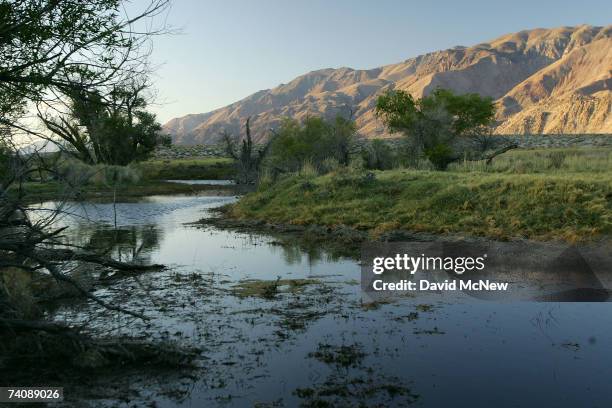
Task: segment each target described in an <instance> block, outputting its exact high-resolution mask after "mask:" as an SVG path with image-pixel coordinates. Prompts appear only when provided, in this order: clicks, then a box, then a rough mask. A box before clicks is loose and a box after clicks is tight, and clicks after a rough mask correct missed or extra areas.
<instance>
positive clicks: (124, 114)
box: [39, 84, 168, 165]
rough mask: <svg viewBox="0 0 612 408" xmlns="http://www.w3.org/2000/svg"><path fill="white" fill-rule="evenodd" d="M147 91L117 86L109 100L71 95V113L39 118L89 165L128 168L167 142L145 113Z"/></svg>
mask: <svg viewBox="0 0 612 408" xmlns="http://www.w3.org/2000/svg"><path fill="white" fill-rule="evenodd" d="M145 89H146V85H145V84H141V85H130V86H124V87H116V88H115V89H113V90H112V91H111V92H110V93H109V95H108V96H106V97H103V96H102V95H100V94H99V93H97V92H86V93H85V92H79V91H77V92H72V93H71V94H70V103H69V110H68V113H66V114H64V115H55V116H53V117H47V116H46V115H45V114H43V113H42V112H39V118H40V119H41V120H42V121H43V123H44V124H45V125H46V126H47V128H48V129H49V130H50V131H51V132H52V133H53V134H54V135H55V137H56V138H58V139H59V140H61V141H62V142H63V143H62V146H63V147H65V149H64V150H65V151H66V152H68V153H70V154H72V155H73V156H75V157H76V158H78V159H80V160H82V161H84V162H86V163H90V164H94V163H105V164H114V165H126V164H129V163H130V162H132V161H134V160H141V159H144V158H146V157H147V156H148V155H149V154H150V153H151V152H152V151H153V150H154V149H155V147H156V146H157V145H158V144H162V143H166V144H167V143H168V141H167V140H166V139H164V138H163V136H162V135H161V133H160V132H161V125H160V124H159V123H158V122H157V120H156V119H155V115H153V114H152V113H150V112H147V111H146V110H145V108H146V106H147V103H146V99H145V98H144V97H143V96H142V92H143V91H144V90H145ZM51 140H52V141H55V140H56V139H51Z"/></svg>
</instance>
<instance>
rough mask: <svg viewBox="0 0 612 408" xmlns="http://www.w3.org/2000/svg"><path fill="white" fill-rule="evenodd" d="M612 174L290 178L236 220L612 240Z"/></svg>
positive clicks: (252, 198) (405, 173)
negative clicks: (306, 181) (606, 236)
mask: <svg viewBox="0 0 612 408" xmlns="http://www.w3.org/2000/svg"><path fill="white" fill-rule="evenodd" d="M611 180H612V179H611V178H610V177H609V174H601V173H575V174H552V173H548V174H546V173H544V174H526V175H516V174H499V173H498V174H495V173H455V172H432V171H410V170H388V171H383V172H375V173H374V177H368V176H367V173H363V174H359V173H353V174H348V173H347V174H341V175H335V174H334V173H332V174H330V175H325V176H320V177H317V178H314V179H310V180H309V188H308V189H304V188H303V184H304V180H303V178H302V177H300V176H299V175H296V176H293V177H288V178H284V179H282V180H281V181H279V182H278V183H276V184H275V185H273V186H271V187H270V188H268V189H265V190H260V191H257V192H255V193H251V194H249V195H247V196H245V197H244V198H243V199H241V200H240V201H239V202H238V203H237V204H234V205H233V206H232V207H231V208H230V210H229V215H230V216H232V217H235V218H244V219H249V220H265V221H266V222H270V223H286V224H297V225H309V224H317V225H325V226H335V225H346V226H350V227H354V228H357V229H360V230H368V231H370V233H371V234H372V235H373V236H375V235H376V234H380V233H384V232H386V231H390V230H395V229H404V230H407V231H413V232H428V233H435V234H444V233H459V234H468V235H472V236H486V237H489V238H494V239H509V238H529V239H537V240H550V239H561V240H566V241H577V240H588V239H591V238H593V237H597V236H600V235H601V234H610V233H612V202H611V201H610V200H609V199H607V198H606V197H609V196H610V194H612V182H611Z"/></svg>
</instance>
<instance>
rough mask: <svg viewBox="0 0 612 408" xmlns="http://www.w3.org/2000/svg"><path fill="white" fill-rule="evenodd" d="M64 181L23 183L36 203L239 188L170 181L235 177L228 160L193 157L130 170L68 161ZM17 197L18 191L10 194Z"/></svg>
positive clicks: (146, 163)
mask: <svg viewBox="0 0 612 408" xmlns="http://www.w3.org/2000/svg"><path fill="white" fill-rule="evenodd" d="M64 166H65V168H64V169H62V175H63V177H64V178H63V179H60V180H58V179H53V178H50V177H46V176H45V175H44V174H43V175H42V176H40V177H39V179H38V180H30V181H26V182H24V183H22V185H21V189H22V193H23V194H24V196H25V197H28V198H29V199H34V200H54V199H65V198H70V199H75V200H79V199H110V200H112V199H130V198H138V197H144V196H148V195H167V194H195V193H198V192H201V191H211V190H214V191H218V192H219V193H229V192H231V191H233V190H235V186H231V185H230V186H225V185H206V184H183V183H175V182H171V181H169V180H226V179H231V178H232V177H233V175H234V173H235V170H234V167H233V164H232V162H231V160H230V159H228V158H225V157H190V158H184V159H172V160H169V159H159V158H154V159H151V160H147V161H142V162H138V163H134V164H131V165H130V166H127V167H115V166H88V165H84V164H82V163H78V162H74V161H72V162H71V161H67V162H66V164H64ZM9 193H10V194H17V189H13V190H12V191H11V190H9Z"/></svg>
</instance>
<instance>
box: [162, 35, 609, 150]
mask: <svg viewBox="0 0 612 408" xmlns="http://www.w3.org/2000/svg"><path fill="white" fill-rule="evenodd" d="M611 86H612V25H610V26H606V27H594V26H589V25H581V26H577V27H558V28H553V29H543V28H537V29H533V30H524V31H520V32H517V33H510V34H506V35H503V36H501V37H498V38H496V39H494V40H492V41H489V42H484V43H480V44H477V45H474V46H472V47H463V46H457V47H453V48H449V49H447V50H441V51H433V52H430V53H427V54H422V55H419V56H416V57H413V58H409V59H406V60H404V61H402V62H399V63H396V64H389V65H384V66H381V67H376V68H372V69H365V70H359V69H352V68H349V67H341V68H323V69H319V70H314V71H311V72H308V73H306V74H304V75H300V76H298V77H296V78H295V79H293V80H292V81H289V82H288V83H286V84H280V85H279V86H277V87H275V88H271V89H266V90H261V91H258V92H255V93H254V94H252V95H249V96H247V97H246V98H244V99H241V100H239V101H237V102H234V103H232V104H230V105H227V106H225V107H222V108H219V109H216V110H213V111H211V112H207V113H200V114H190V115H186V116H183V117H180V118H174V119H172V120H170V121H168V122H167V123H166V124H165V125H164V129H165V131H166V132H168V133H169V134H171V135H172V136H173V139H174V141H175V143H177V144H184V145H190V144H200V143H204V144H206V143H215V142H218V141H219V140H220V136H219V135H220V133H221V132H222V131H227V132H230V133H232V134H242V127H243V126H244V122H245V121H246V119H247V118H248V117H251V128H252V132H253V135H254V137H255V140H257V141H260V140H262V139H264V138H265V137H267V135H268V134H269V129H270V128H274V127H276V126H278V125H279V123H280V121H281V119H282V118H283V117H293V118H296V119H298V120H300V119H303V118H305V117H306V116H308V115H321V116H325V117H331V116H334V115H336V114H343V115H349V114H352V115H353V117H354V119H355V122H356V124H357V128H358V132H359V134H361V135H362V136H364V137H369V138H372V137H385V136H388V134H387V133H386V132H385V129H384V127H383V126H382V123H380V121H378V120H377V119H376V118H375V115H374V106H375V103H376V97H377V96H378V95H379V94H380V93H381V92H384V91H385V90H388V89H402V90H406V91H408V92H410V93H411V94H413V96H415V97H420V96H422V95H424V94H428V93H429V92H431V91H432V90H433V89H435V88H436V87H443V88H449V89H452V90H454V91H455V92H458V93H467V92H476V93H480V94H482V95H486V96H490V97H492V98H493V99H495V100H496V102H497V103H498V113H497V117H496V128H495V132H496V133H498V134H504V133H512V134H522V133H612V115H611V114H610V108H611V106H612V97H611V92H610V89H611Z"/></svg>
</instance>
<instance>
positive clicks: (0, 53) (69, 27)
mask: <svg viewBox="0 0 612 408" xmlns="http://www.w3.org/2000/svg"><path fill="white" fill-rule="evenodd" d="M167 6H168V0H150V1H149V2H148V3H146V4H144V9H143V11H142V12H140V13H138V14H136V15H135V16H133V17H129V16H126V13H125V7H124V2H123V1H120V0H10V1H7V0H0V138H1V139H0V145H1V146H2V149H3V151H2V152H1V153H0V169H1V170H0V172H1V174H0V176H1V180H0V181H1V184H0V278H5V277H9V278H10V276H13V275H14V271H15V270H17V271H18V272H19V273H25V274H30V275H32V276H36V277H38V278H52V279H54V280H55V281H57V282H63V283H66V284H68V285H71V286H73V287H74V288H75V289H76V290H77V291H78V292H79V293H80V294H82V295H83V296H85V297H88V298H89V299H91V300H93V301H95V302H98V303H100V304H102V305H103V306H104V307H106V308H108V309H110V310H117V311H121V312H123V313H126V314H129V315H132V316H135V317H139V318H144V316H143V315H141V314H140V313H136V312H133V311H130V310H126V309H124V308H123V307H121V306H119V305H110V304H107V303H106V302H104V301H103V300H101V299H99V298H97V297H96V296H94V295H93V294H91V293H90V292H89V291H87V290H86V289H85V288H83V287H81V286H80V285H79V283H78V282H77V281H75V279H73V278H72V276H71V272H70V271H71V270H72V269H73V268H72V267H70V265H72V266H74V265H79V264H82V263H94V264H98V265H102V266H104V267H108V268H111V269H114V270H123V271H137V270H143V269H147V267H146V266H140V265H134V264H129V263H123V262H119V261H116V260H114V259H112V258H109V257H107V256H104V255H103V254H97V253H95V252H93V251H89V250H86V249H83V248H80V247H77V246H70V245H65V244H66V242H63V241H62V237H61V233H62V231H63V228H54V227H53V220H54V219H55V217H57V215H58V212H57V211H53V212H50V213H49V214H48V215H47V216H43V217H40V216H38V217H32V216H31V213H32V208H31V207H30V206H29V205H28V204H27V200H26V197H25V193H24V190H23V189H22V188H21V185H22V182H23V181H24V180H25V179H26V178H27V176H28V174H30V173H32V172H35V171H38V170H39V169H40V168H45V170H48V171H53V168H47V167H46V166H47V164H48V161H47V159H46V158H45V157H43V156H42V155H38V154H37V152H35V151H34V152H30V153H29V154H21V152H20V150H19V149H18V148H17V147H16V146H17V144H18V141H19V139H18V138H19V137H21V136H23V135H34V136H39V135H40V133H39V132H38V131H37V130H36V128H35V127H33V125H32V123H31V121H27V120H24V119H27V118H25V116H26V115H27V113H28V109H29V108H30V107H32V106H38V107H39V108H41V109H45V108H46V109H48V110H54V109H57V108H58V106H62V105H64V104H65V102H66V101H67V100H70V101H72V102H71V103H73V102H74V101H75V100H80V101H81V102H82V101H84V100H86V101H88V102H92V101H93V102H94V103H93V104H92V105H89V108H91V107H92V106H93V108H94V109H93V111H92V110H90V109H89V108H88V110H86V111H88V112H89V114H92V112H93V114H92V118H94V122H97V121H99V118H100V117H102V118H106V119H104V120H102V121H100V122H101V123H102V124H100V125H99V126H101V127H102V128H104V129H107V130H108V129H122V128H126V127H127V126H128V125H129V124H131V125H132V127H133V128H138V126H140V127H144V128H146V129H140V130H139V132H140V133H141V134H145V135H149V134H150V131H151V130H152V129H155V128H156V125H154V123H153V122H154V120H153V119H152V117H151V116H147V115H146V114H142V113H140V111H141V109H140V107H137V108H136V109H135V110H131V111H130V109H129V108H128V107H127V106H128V105H129V104H130V103H131V102H128V101H127V100H128V99H130V98H132V96H133V94H132V93H130V94H129V95H128V94H122V93H121V92H118V91H121V90H122V89H123V88H122V86H123V85H125V84H131V83H139V81H140V80H141V79H142V77H143V76H146V74H147V73H148V64H147V56H148V54H149V50H150V48H149V47H147V41H148V38H149V37H150V35H152V34H157V33H161V32H163V31H164V28H163V27H162V28H160V29H149V27H151V26H150V21H149V19H150V18H153V17H155V16H157V15H159V14H160V13H162V12H163V11H164V10H165V9H166V8H167ZM145 19H146V20H147V24H140V23H143V20H145ZM139 24H140V25H142V26H139ZM113 98H116V99H115V100H113ZM130 100H132V101H134V99H130ZM118 101H121V102H118ZM77 103H78V102H77ZM137 105H138V103H135V105H134V106H137ZM118 106H120V107H121V108H117V107H118ZM115 108H117V111H116V113H115V114H112V112H115V111H114V109H115ZM102 112H106V113H104V114H103V113H102ZM131 115H132V116H131ZM109 118H110V119H109ZM107 120H108V123H105V122H107ZM91 126H92V127H94V126H98V124H95V123H93V122H92V124H91ZM85 127H86V126H85ZM75 134H76V133H75ZM92 134H93V133H92ZM92 134H88V137H91V136H92ZM128 140H130V143H131V145H132V146H133V145H134V144H135V145H136V150H138V149H139V146H141V145H147V141H146V140H143V139H141V138H139V137H138V136H137V137H132V138H130V139H128ZM83 151H85V150H83ZM59 181H60V182H62V179H61V178H60V179H59ZM1 286H2V285H0V327H1V328H2V330H1V331H0V332H1V333H2V335H3V336H4V335H8V334H10V333H13V331H14V330H20V331H23V330H34V331H47V332H49V333H58V332H64V331H65V330H67V329H66V328H65V327H58V326H57V325H54V324H51V323H49V322H44V321H24V320H23V319H24V317H23V316H20V315H19V314H18V312H17V310H16V309H15V308H13V307H11V305H8V304H7V303H6V302H5V300H6V298H5V297H3V290H2V289H3V288H2V287H1ZM39 317H40V316H39ZM2 338H3V337H2V336H0V339H2Z"/></svg>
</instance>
